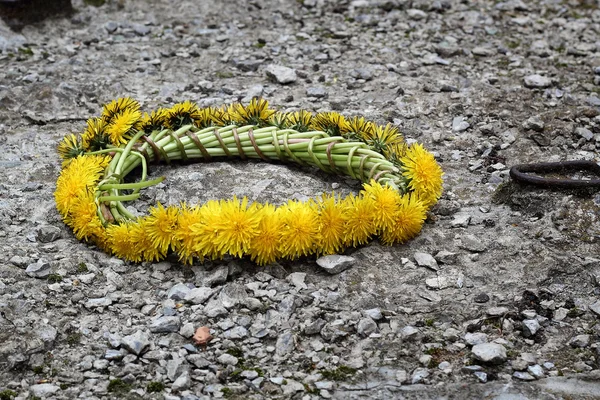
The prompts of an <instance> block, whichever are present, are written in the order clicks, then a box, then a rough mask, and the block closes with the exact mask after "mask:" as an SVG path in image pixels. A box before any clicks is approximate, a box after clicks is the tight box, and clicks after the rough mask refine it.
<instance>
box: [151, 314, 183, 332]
mask: <svg viewBox="0 0 600 400" xmlns="http://www.w3.org/2000/svg"><path fill="white" fill-rule="evenodd" d="M180 326H181V320H180V319H179V317H166V316H161V317H158V318H156V319H154V320H152V322H151V323H150V332H152V333H169V332H178V331H179V327H180Z"/></svg>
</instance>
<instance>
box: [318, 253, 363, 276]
mask: <svg viewBox="0 0 600 400" xmlns="http://www.w3.org/2000/svg"><path fill="white" fill-rule="evenodd" d="M355 263H356V259H355V258H354V257H350V256H341V255H338V254H332V255H329V256H323V257H319V258H317V265H319V267H321V268H323V269H324V270H325V271H327V272H328V273H330V274H331V275H335V274H339V273H340V272H342V271H345V270H347V269H348V268H350V267H351V266H353V265H354V264H355Z"/></svg>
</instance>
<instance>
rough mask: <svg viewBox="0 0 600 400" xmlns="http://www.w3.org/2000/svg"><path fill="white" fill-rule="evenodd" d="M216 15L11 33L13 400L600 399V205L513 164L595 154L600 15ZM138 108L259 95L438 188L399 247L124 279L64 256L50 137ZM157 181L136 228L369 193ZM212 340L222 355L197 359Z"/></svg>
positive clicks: (238, 174)
mask: <svg viewBox="0 0 600 400" xmlns="http://www.w3.org/2000/svg"><path fill="white" fill-rule="evenodd" d="M213 3H214V2H208V1H204V0H203V1H197V2H185V3H181V4H179V3H177V2H167V1H164V0H157V1H153V2H150V3H149V2H144V1H141V0H129V1H125V2H123V1H109V2H106V4H104V5H103V6H101V7H93V6H91V5H89V4H87V2H83V0H74V1H73V5H74V6H75V9H76V11H75V13H74V14H73V15H71V16H69V17H56V18H53V19H49V20H46V21H43V22H40V23H38V24H36V25H31V26H25V27H23V29H22V30H20V31H19V32H13V31H11V30H10V29H9V28H8V27H7V26H6V25H5V23H4V22H0V67H1V68H0V105H1V106H0V146H1V148H2V153H1V154H0V393H1V392H2V391H3V390H12V391H14V392H15V393H17V396H18V397H17V398H18V399H23V400H24V399H27V398H32V397H33V396H37V397H40V398H56V399H71V398H77V397H79V398H89V399H110V398H125V397H128V398H129V397H130V398H154V397H153V396H155V397H156V398H165V399H170V400H171V399H172V400H182V399H187V400H192V399H197V398H200V399H202V398H208V397H216V398H221V397H225V396H226V395H227V396H229V395H231V396H232V397H233V398H236V397H237V398H244V399H246V398H247V399H266V398H302V399H307V400H309V399H311V400H312V399H316V398H340V399H345V398H356V399H362V398H364V399H367V398H368V399H389V398H400V397H410V396H413V397H414V398H423V399H428V398H432V399H434V398H443V397H444V398H445V397H448V398H484V397H490V398H495V397H499V396H505V397H506V398H508V397H511V396H512V397H511V398H535V399H542V400H546V399H551V398H556V397H557V396H562V397H564V398H567V397H570V398H574V399H577V398H592V397H593V396H595V395H597V393H599V392H600V384H598V376H599V372H598V371H599V370H598V362H597V359H598V354H597V350H598V348H599V347H600V341H599V340H598V338H599V337H600V325H599V324H597V323H596V322H597V318H598V315H600V302H599V301H598V296H599V292H598V282H599V279H600V278H598V277H600V262H599V261H598V257H597V254H600V247H599V238H600V231H599V226H600V221H599V218H600V217H599V215H600V198H599V197H598V194H597V193H571V192H563V191H558V190H556V191H548V190H543V189H540V188H533V187H524V186H517V185H514V184H513V183H511V182H510V178H509V175H508V170H509V169H510V167H511V166H512V165H515V164H520V163H533V162H542V161H558V160H568V159H588V160H596V161H597V160H598V151H599V149H600V140H599V138H600V136H599V135H600V117H599V115H600V114H599V112H600V109H599V107H600V98H599V97H598V95H597V92H598V90H597V89H598V76H599V75H600V67H599V66H600V59H599V57H600V53H599V52H598V50H597V43H596V41H597V40H596V36H597V35H595V34H594V33H595V32H598V31H600V27H599V25H598V24H599V22H598V21H600V11H598V10H597V9H596V7H589V6H586V5H584V4H583V3H581V2H556V1H541V2H522V1H512V0H511V1H502V2H489V1H488V2H484V1H476V2H464V1H459V0H449V1H435V2H423V1H373V2H369V1H362V0H354V1H347V2H326V1H317V0H304V1H303V2H295V1H290V2H269V1H259V2H249V3H243V2H242V3H240V2H232V1H225V2H220V3H219V6H218V7H216V6H214V5H213ZM579 3H581V4H579ZM128 95H130V96H133V97H135V98H137V99H138V100H139V101H140V102H141V103H142V105H143V107H144V109H145V110H151V109H154V108H156V107H159V106H170V105H171V104H173V103H175V102H178V101H183V100H192V101H196V102H197V103H199V104H200V105H201V106H209V105H211V106H217V107H219V106H221V105H222V104H227V103H231V102H235V101H238V100H243V101H244V102H248V101H250V99H251V98H253V97H255V96H263V97H265V98H267V99H268V100H269V101H270V102H271V104H272V105H273V106H274V107H276V108H278V109H280V110H284V111H295V110H299V109H309V110H312V111H331V110H336V111H339V112H342V113H343V114H344V115H346V116H348V117H353V116H365V117H367V118H368V119H371V120H374V121H376V122H377V123H379V124H386V123H388V122H389V123H392V124H394V125H396V126H398V127H399V129H400V131H401V132H403V134H404V135H405V138H406V141H407V142H409V143H411V142H413V141H419V142H422V143H423V144H424V145H425V146H426V147H427V148H428V149H429V150H431V151H432V152H433V153H434V154H435V156H436V158H437V159H438V160H439V162H440V163H441V165H442V167H443V169H444V172H445V187H444V189H445V190H444V194H443V196H442V199H441V200H440V202H439V204H438V205H437V206H436V207H435V208H434V209H433V210H432V211H431V213H430V215H429V216H428V218H427V222H426V224H425V225H424V227H423V230H422V232H421V235H420V236H419V237H417V238H416V239H414V240H412V241H409V242H407V243H404V244H402V245H396V246H392V247H388V246H383V245H382V244H381V243H379V242H378V241H377V240H376V241H374V242H372V243H370V244H366V245H363V246H360V247H358V248H356V249H349V250H347V251H346V252H344V253H343V254H338V255H331V256H325V257H322V258H318V259H315V258H314V257H312V258H311V257H308V258H302V259H299V260H296V261H287V260H283V261H281V262H280V263H274V264H271V265H268V266H265V267H260V268H259V267H256V266H255V265H254V264H252V263H251V262H250V261H249V260H245V259H244V260H234V259H230V258H225V259H223V260H216V261H211V262H205V263H203V264H201V263H195V264H194V265H192V266H183V265H181V264H179V263H178V262H177V260H176V259H171V258H169V259H167V260H165V261H162V262H160V263H143V264H130V263H124V262H122V261H120V260H117V259H115V258H113V257H110V256H108V255H106V254H104V253H102V252H101V251H100V250H98V249H96V248H94V247H91V246H87V245H85V244H83V243H80V242H79V241H77V240H76V239H75V238H74V237H73V235H72V233H71V232H69V231H68V230H67V229H66V228H65V226H64V224H63V223H62V222H61V221H60V217H59V215H58V213H57V212H56V210H55V206H54V201H53V190H54V182H55V181H56V178H57V175H58V173H59V171H60V162H59V160H58V156H57V154H56V145H57V143H58V140H60V138H61V137H63V136H64V135H65V134H67V133H70V132H78V131H81V130H82V129H84V127H85V120H86V119H87V118H89V117H91V116H94V115H95V114H97V113H98V112H99V111H100V108H101V106H102V104H104V103H105V102H108V101H110V100H112V99H113V98H115V97H118V96H128ZM149 172H150V175H151V176H152V177H159V176H165V177H166V179H165V181H164V182H163V183H162V184H161V185H159V186H158V187H153V188H149V189H145V190H143V191H142V196H141V198H140V200H138V201H135V202H132V203H131V206H132V208H134V209H135V211H136V212H138V213H140V214H144V213H146V212H147V209H148V207H149V206H150V205H154V204H155V203H156V202H157V201H160V202H161V203H162V204H165V205H170V204H179V203H180V202H181V201H187V202H189V203H190V204H195V203H202V202H205V201H207V200H209V199H222V198H230V197H232V196H233V195H237V196H238V197H239V196H248V197H249V198H250V199H251V200H252V201H261V202H266V201H268V202H270V203H273V204H281V203H283V202H285V201H287V200H288V199H308V198H314V197H317V196H319V195H321V194H322V193H325V192H331V191H332V190H335V192H336V193H339V194H341V195H347V194H349V193H357V192H358V191H359V190H360V185H358V184H356V183H355V182H354V181H353V180H351V179H347V178H345V177H340V176H336V175H329V174H322V173H319V172H315V171H312V170H309V169H303V168H296V167H293V166H287V165H279V164H267V163H258V162H242V161H236V160H231V161H228V160H221V161H215V162H211V163H201V164H189V165H171V166H164V165H160V166H155V165H151V166H149ZM575 176H577V177H579V176H582V175H581V174H579V175H575ZM584 177H585V176H584ZM418 254H419V256H418ZM421 255H423V256H421ZM200 327H207V328H208V330H209V331H210V334H211V336H212V337H213V339H212V340H211V341H208V342H207V343H198V344H197V342H196V341H195V340H194V333H195V332H196V330H197V329H198V328H200ZM514 381H519V382H520V384H519V385H515V384H513V383H512V382H514ZM522 381H527V382H522ZM151 384H153V385H154V386H149V385H151ZM157 384H163V385H164V389H163V390H162V391H160V393H154V394H152V393H149V391H150V390H149V388H150V387H158V386H156V385H157ZM119 385H121V386H119ZM123 385H130V386H123ZM118 387H124V388H125V389H124V390H125V392H119V391H118V389H116V388H118ZM557 393H558V394H557Z"/></svg>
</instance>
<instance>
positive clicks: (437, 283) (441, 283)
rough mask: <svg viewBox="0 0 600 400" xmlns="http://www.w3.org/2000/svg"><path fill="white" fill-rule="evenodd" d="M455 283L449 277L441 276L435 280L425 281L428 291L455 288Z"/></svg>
mask: <svg viewBox="0 0 600 400" xmlns="http://www.w3.org/2000/svg"><path fill="white" fill-rule="evenodd" d="M454 281H455V280H454ZM454 281H453V280H452V279H451V278H449V277H447V276H441V275H440V276H436V277H433V278H428V279H425V286H427V289H432V290H442V289H447V288H449V287H451V286H453V284H454Z"/></svg>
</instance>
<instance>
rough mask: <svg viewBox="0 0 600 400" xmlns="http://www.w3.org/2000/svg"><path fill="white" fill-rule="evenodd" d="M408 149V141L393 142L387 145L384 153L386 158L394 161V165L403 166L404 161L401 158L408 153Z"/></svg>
mask: <svg viewBox="0 0 600 400" xmlns="http://www.w3.org/2000/svg"><path fill="white" fill-rule="evenodd" d="M406 149H407V146H406V143H404V141H402V142H397V143H392V144H389V145H387V146H386V148H385V150H384V151H383V155H384V156H385V158H387V159H388V160H390V161H391V162H393V163H394V165H399V166H401V165H402V163H401V161H400V160H401V159H402V157H404V155H405V154H406Z"/></svg>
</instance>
